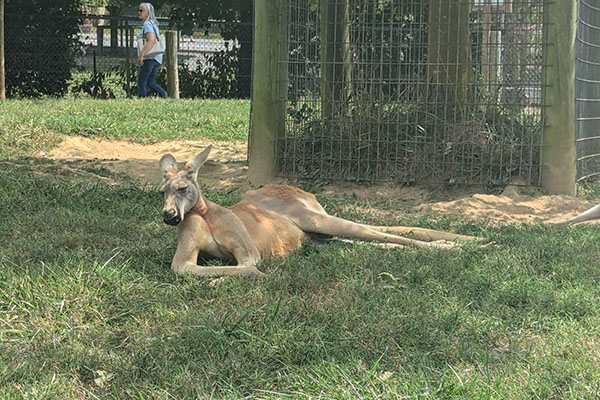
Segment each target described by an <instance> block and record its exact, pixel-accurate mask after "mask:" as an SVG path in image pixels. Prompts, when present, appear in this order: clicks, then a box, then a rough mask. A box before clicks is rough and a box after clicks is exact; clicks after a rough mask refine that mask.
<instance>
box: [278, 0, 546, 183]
mask: <svg viewBox="0 0 600 400" xmlns="http://www.w3.org/2000/svg"><path fill="white" fill-rule="evenodd" d="M288 4H289V7H288V8H287V10H286V11H285V12H283V13H282V14H281V15H280V24H281V27H282V28H281V29H282V32H281V33H280V37H281V38H283V39H282V40H284V41H286V42H287V45H286V46H283V48H287V51H285V52H280V54H279V61H280V62H281V63H286V64H287V66H288V68H287V77H286V79H287V85H280V86H279V87H287V89H286V90H287V92H286V93H280V94H279V98H281V99H286V100H285V101H284V103H285V104H284V105H281V106H284V107H285V109H286V113H285V115H286V121H285V134H284V135H283V136H280V137H279V138H278V139H277V140H276V163H277V167H276V169H277V171H278V172H277V173H278V174H279V175H281V176H286V177H301V178H310V177H315V176H318V177H319V178H324V179H344V180H359V181H360V180H368V181H373V180H394V181H400V182H405V183H410V182H413V181H420V182H424V181H429V182H449V183H477V184H489V185H494V184H504V183H508V182H510V181H513V182H514V181H515V180H516V178H517V177H519V178H520V180H519V181H518V182H520V183H523V184H533V185H538V184H539V183H540V168H541V162H540V154H541V134H542V127H543V120H542V109H543V107H542V101H541V96H542V90H543V75H542V73H543V70H544V62H543V57H542V54H543V46H544V45H545V44H544V43H543V29H544V23H543V21H544V14H543V13H544V4H545V0H460V1H458V0H455V1H449V0H404V1H393V2H388V1H385V2H384V1H379V0H359V1H351V2H348V1H345V0H321V1H313V2H310V1H305V0H289V1H288Z"/></svg>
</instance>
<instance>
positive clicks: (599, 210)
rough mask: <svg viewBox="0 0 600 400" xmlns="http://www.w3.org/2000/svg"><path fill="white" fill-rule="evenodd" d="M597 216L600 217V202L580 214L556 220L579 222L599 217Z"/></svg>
mask: <svg viewBox="0 0 600 400" xmlns="http://www.w3.org/2000/svg"><path fill="white" fill-rule="evenodd" d="M599 218H600V204H598V205H596V206H594V207H592V208H590V209H589V210H587V211H584V212H582V213H581V214H579V215H577V216H575V217H573V218H570V219H567V220H564V221H561V222H558V224H578V223H580V222H586V221H592V220H595V219H599Z"/></svg>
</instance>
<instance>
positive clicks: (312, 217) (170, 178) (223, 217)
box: [160, 147, 474, 276]
mask: <svg viewBox="0 0 600 400" xmlns="http://www.w3.org/2000/svg"><path fill="white" fill-rule="evenodd" d="M210 149H211V148H210V147H208V148H207V149H206V150H204V151H203V152H202V153H200V154H198V155H197V156H196V157H195V158H194V159H193V160H191V161H189V162H188V163H187V164H186V165H185V167H184V168H182V169H179V168H178V166H177V162H176V161H175V159H174V158H173V156H171V155H170V154H167V155H165V156H163V157H162V158H161V160H160V168H161V171H162V173H163V177H164V181H163V184H162V186H161V190H162V191H163V192H164V196H165V203H164V207H163V219H164V221H165V222H166V223H168V224H171V225H178V233H177V250H176V251H175V256H174V257H173V262H172V263H171V267H172V269H173V271H175V272H176V273H192V274H196V275H203V276H220V275H248V276H259V275H262V273H261V272H260V271H259V270H258V269H257V265H258V263H259V262H260V261H261V260H264V259H268V258H270V257H274V256H284V255H286V254H290V253H292V252H294V251H295V250H297V249H298V248H300V247H301V246H302V244H303V243H304V242H305V241H307V240H309V239H310V238H311V236H313V235H318V236H321V237H322V236H325V237H333V236H340V237H348V238H353V239H359V240H369V241H376V242H379V243H380V244H381V245H383V246H385V247H398V246H404V245H413V246H433V247H441V248H452V247H456V246H458V244H456V243H449V242H448V241H460V240H468V239H474V238H472V237H469V236H463V235H457V234H453V233H448V232H440V231H435V230H431V229H423V228H411V227H402V226H391V227H388V226H370V225H364V224H359V223H356V222H352V221H348V220H345V219H342V218H338V217H334V216H331V215H329V214H327V212H326V211H325V209H324V208H323V207H322V206H321V204H319V202H318V201H317V199H316V197H315V196H314V195H313V194H311V193H307V192H305V191H303V190H301V189H298V188H296V187H292V186H286V185H268V186H264V187H262V188H260V189H257V190H252V191H249V192H246V193H245V194H244V195H243V197H242V200H240V202H239V203H237V204H235V205H233V206H231V207H229V208H225V207H221V206H220V205H218V204H216V203H214V202H212V201H209V200H207V199H206V198H205V197H204V195H203V194H202V191H201V190H200V186H199V184H198V182H197V175H198V169H199V168H200V167H201V166H202V164H204V162H205V161H206V159H207V158H208V154H209V153H210ZM399 234H410V235H411V236H413V237H414V239H412V238H411V239H409V238H406V237H403V236H399ZM200 254H208V255H211V256H214V257H218V258H222V259H225V260H229V261H233V262H235V263H236V264H237V265H230V266H221V267H202V266H199V265H197V259H198V256H199V255H200Z"/></svg>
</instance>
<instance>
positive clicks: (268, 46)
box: [248, 0, 288, 186]
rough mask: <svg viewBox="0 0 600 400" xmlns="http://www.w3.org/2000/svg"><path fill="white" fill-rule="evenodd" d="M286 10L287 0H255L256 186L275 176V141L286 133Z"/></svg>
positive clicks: (251, 149) (252, 149)
mask: <svg viewBox="0 0 600 400" xmlns="http://www.w3.org/2000/svg"><path fill="white" fill-rule="evenodd" d="M287 12H288V8H287V0H278V1H275V2H273V1H272V0H256V1H255V2H254V18H255V21H254V46H255V47H254V57H253V61H252V62H253V66H252V68H253V77H252V110H251V112H250V138H249V146H248V162H249V171H248V178H249V180H250V183H252V184H253V185H256V186H260V185H264V184H266V183H269V182H270V181H272V180H273V177H274V174H275V171H274V164H275V142H276V139H277V137H280V136H282V135H284V134H285V111H286V110H285V107H286V99H287V84H288V78H287V62H286V59H287V58H286V57H287Z"/></svg>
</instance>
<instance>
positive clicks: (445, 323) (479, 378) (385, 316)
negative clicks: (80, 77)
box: [0, 100, 600, 399]
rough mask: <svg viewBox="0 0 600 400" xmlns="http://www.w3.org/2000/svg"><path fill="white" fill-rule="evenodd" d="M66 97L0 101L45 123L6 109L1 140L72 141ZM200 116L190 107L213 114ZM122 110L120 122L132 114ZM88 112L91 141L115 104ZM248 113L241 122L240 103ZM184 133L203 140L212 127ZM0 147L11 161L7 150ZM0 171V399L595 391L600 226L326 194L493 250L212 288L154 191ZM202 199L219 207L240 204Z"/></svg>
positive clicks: (37, 166)
mask: <svg viewBox="0 0 600 400" xmlns="http://www.w3.org/2000/svg"><path fill="white" fill-rule="evenodd" d="M53 102H54V100H52V101H49V102H47V103H45V104H46V106H44V105H43V104H44V102H39V103H37V102H22V103H21V104H22V105H23V106H22V107H18V106H17V104H19V103H7V104H5V105H2V104H1V103H0V107H3V108H4V109H6V107H13V110H14V113H17V111H18V110H19V108H33V107H37V109H38V111H39V113H40V114H42V115H40V116H38V115H36V114H37V113H35V112H33V111H32V112H31V114H28V115H29V117H30V118H34V115H35V118H41V119H39V120H38V119H36V120H35V121H34V122H27V118H28V117H24V116H23V117H20V118H21V119H20V121H21V122H16V120H15V118H16V116H14V115H13V116H12V117H10V116H6V115H5V113H4V112H2V113H0V120H1V121H3V122H2V124H3V125H0V126H1V127H0V129H2V130H3V131H4V132H6V131H8V130H10V129H11V127H14V126H19V124H25V125H26V124H28V123H30V126H31V127H36V126H38V124H45V125H44V126H45V128H44V129H47V130H48V131H49V132H50V131H51V132H53V133H56V134H57V135H67V134H76V133H77V132H76V131H75V130H74V129H73V131H71V130H69V129H71V126H70V125H69V124H68V123H64V124H62V125H61V122H59V121H57V122H56V124H57V125H56V126H54V125H52V123H53V122H52V121H54V120H55V119H57V116H56V115H54V114H56V113H58V111H57V110H56V109H55V110H54V112H52V110H51V109H50V106H49V105H52V104H55V105H57V107H63V106H64V107H69V110H70V111H67V113H75V110H76V108H77V107H76V104H77V103H74V104H72V105H71V104H69V103H66V104H67V105H65V103H63V102H61V101H56V103H53ZM197 103H198V104H196V103H194V102H190V103H187V102H183V103H182V104H183V106H182V107H190V109H193V110H197V109H198V108H199V107H203V106H205V107H206V109H207V110H209V109H211V107H212V105H210V104H208V103H206V104H204V105H203V102H197ZM104 104H107V105H104ZM117 104H118V106H117V107H116V110H117V111H115V113H117V112H118V110H124V109H127V108H131V109H133V107H137V105H136V104H135V102H134V101H131V102H129V101H123V103H117ZM148 104H158V102H152V103H148ZM168 104H169V106H168V107H172V108H173V109H176V108H177V107H176V106H175V104H174V103H173V104H171V103H168ZM217 104H218V103H217ZM224 104H226V105H228V106H230V107H229V108H227V107H223V105H221V106H220V107H221V108H222V109H223V110H224V111H223V112H222V113H219V112H218V111H215V114H214V115H215V116H216V118H218V119H219V118H224V120H229V119H231V120H232V121H233V119H234V118H233V117H228V115H230V114H229V113H232V114H233V113H236V112H235V111H233V110H234V109H235V107H234V106H231V104H236V103H235V102H234V103H231V104H229V103H224ZM81 107H82V108H88V107H89V108H90V111H87V112H84V111H81V112H82V113H85V114H86V117H85V119H87V120H89V121H90V124H91V125H92V126H100V123H98V124H97V125H94V124H93V123H92V121H95V119H94V117H93V115H94V112H93V110H92V109H102V110H105V111H103V112H104V113H108V115H112V114H111V113H110V112H109V111H106V110H109V109H110V102H106V103H104V102H89V103H87V102H85V101H84V102H82V103H81ZM104 107H106V108H104ZM168 107H167V108H168ZM215 107H216V106H215ZM239 107H240V109H244V107H246V108H245V110H247V103H245V104H241V105H239ZM61 109H62V108H61ZM42 110H43V111H42ZM138 110H139V109H138ZM23 112H24V113H25V112H27V113H29V111H23ZM174 112H177V113H179V112H180V111H174ZM206 113H208V111H207V112H206ZM133 114H135V112H132V115H133ZM44 115H45V117H44ZM115 115H116V114H115ZM187 117H188V118H189V119H190V120H193V119H194V118H197V116H196V117H194V115H189V116H187ZM44 118H45V119H44ZM73 118H76V117H73ZM82 118H84V117H82ZM103 118H107V117H106V116H105V117H103ZM236 118H237V117H236ZM245 118H247V116H246V117H245ZM85 119H84V120H85ZM107 119H108V120H115V119H114V118H107ZM84 120H81V121H79V122H78V123H80V124H82V125H83V124H84V122H83V121H84ZM11 121H12V122H11ZM40 121H45V122H40ZM128 121H129V120H128V119H126V118H124V119H123V122H122V123H121V124H115V125H114V126H113V127H112V128H110V129H108V128H107V130H106V131H103V132H102V133H99V132H95V133H94V132H92V133H90V134H93V135H94V136H97V135H100V136H104V135H106V137H121V138H122V137H126V138H130V139H132V140H141V139H140V137H139V136H137V135H136V134H133V133H131V132H133V131H127V130H126V129H125V126H126V125H127V124H128V123H129V122H128ZM11 123H12V124H14V125H10V124H11ZM136 123H137V122H136ZM6 124H8V127H7V125H6ZM155 124H156V126H161V124H162V122H160V121H157V122H155ZM180 124H181V125H180V126H181V127H182V128H181V129H182V130H183V131H185V132H188V134H190V135H192V136H193V135H203V134H204V132H208V131H210V130H204V129H200V128H199V129H198V130H197V131H194V130H187V131H186V130H185V129H184V128H183V126H184V123H183V122H180ZM167 125H169V124H168V123H167V122H164V126H167ZM234 125H235V124H234ZM234 125H232V126H234ZM214 126H215V128H214V130H215V131H216V130H218V129H219V127H220V126H221V123H220V122H219V121H218V120H217V122H216V123H215V125H214ZM24 131H25V130H22V131H21V132H24ZM235 131H236V132H238V131H237V130H235ZM38 132H42V130H38V131H36V130H35V128H32V131H31V132H30V136H29V137H27V138H24V139H22V140H23V143H28V144H27V145H23V146H21V147H19V146H16V145H15V147H14V150H13V153H12V154H26V153H27V151H25V150H24V149H26V148H28V147H27V146H32V145H31V143H35V140H37V139H36V138H37V136H36V135H37V134H38ZM119 132H125V133H123V134H121V135H119V134H118V133H119ZM127 132H129V133H127ZM239 134H240V135H241V134H243V131H242V133H239ZM173 135H175V131H173ZM160 138H161V136H160V135H156V136H152V137H150V138H147V139H149V140H159V139H160ZM0 143H3V146H4V147H3V149H4V150H3V151H5V152H7V153H3V155H2V156H0V158H6V155H7V154H11V151H10V149H11V147H10V146H13V145H14V144H11V143H9V142H7V141H6V140H4V139H2V140H0ZM31 148H33V147H31ZM18 152H22V153H18ZM13 158H17V157H13ZM0 166H1V167H0V204H2V207H0V221H2V224H1V225H0V226H1V227H0V243H1V244H2V245H0V398H1V399H22V398H26V399H97V398H100V399H193V398H197V399H211V398H212V399H241V398H247V399H317V398H327V399H360V398H363V399H375V398H381V399H402V398H407V399H413V398H415V399H422V398H423V399H449V398H455V399H459V398H460V399H463V398H466V399H589V398H596V397H597V396H598V395H599V394H600V350H599V349H600V347H599V345H598V343H599V342H600V303H599V301H598V298H599V295H600V287H599V286H598V281H599V280H600V265H599V264H598V261H597V257H598V254H600V228H599V227H597V226H578V227H571V226H544V225H520V226H505V227H495V228H492V227H489V226H486V225H484V224H474V223H467V222H465V221H463V220H461V219H460V217H459V216H457V217H456V218H439V217H438V218H436V219H435V220H433V219H427V218H425V217H422V216H419V217H417V216H414V217H399V218H397V219H395V220H390V219H387V220H385V221H384V220H381V219H378V217H377V216H373V215H365V214H364V213H363V212H361V211H360V210H362V209H364V208H368V207H369V204H367V203H361V202H359V201H346V200H344V201H342V200H340V199H338V198H331V197H320V199H319V200H321V201H322V203H324V204H325V205H326V206H327V209H328V210H329V211H330V212H331V213H337V214H338V215H340V216H342V217H351V218H352V219H357V218H361V219H362V221H363V222H368V223H376V224H389V225H392V224H402V225H415V226H423V227H431V228H437V229H449V230H452V231H455V232H458V233H463V234H474V235H479V236H483V237H485V238H487V239H489V240H494V241H496V242H497V244H498V245H497V247H495V248H489V249H481V248H477V247H475V246H471V245H470V246H467V247H466V248H464V249H462V250H460V251H444V250H435V249H411V248H407V249H401V250H400V249H395V250H386V249H381V248H374V247H371V246H368V245H357V246H349V245H346V244H343V243H332V244H328V245H325V246H320V245H315V244H310V245H308V246H306V247H305V248H303V249H302V250H301V251H300V252H298V253H296V254H294V255H292V256H290V257H288V258H285V259H275V260H271V261H268V262H263V263H262V264H261V265H260V269H261V270H262V271H263V272H266V273H267V277H266V278H264V279H261V280H256V281H255V280H246V279H243V278H239V277H234V278H228V279H225V280H224V281H221V282H219V283H217V284H216V285H210V283H211V280H210V279H202V278H198V277H191V276H186V277H179V276H176V275H174V274H173V273H171V272H170V270H169V264H170V261H171V258H172V256H173V253H174V250H175V243H176V233H175V229H174V228H173V227H169V226H166V225H165V224H163V223H162V221H161V219H160V215H159V212H160V208H161V205H162V204H161V203H162V199H161V197H160V195H159V194H158V193H156V192H153V191H147V190H144V189H142V188H139V187H137V186H134V185H130V184H117V185H109V184H105V183H102V182H100V183H91V182H88V181H84V180H74V179H71V178H68V177H63V176H57V175H55V174H53V173H52V170H53V169H52V168H53V166H52V164H51V163H50V162H48V161H46V160H38V161H31V162H30V161H29V160H26V161H19V160H17V161H16V162H14V163H6V162H4V163H2V164H0ZM40 171H42V172H43V171H47V172H49V173H40ZM34 172H35V173H34ZM206 194H207V196H208V197H209V198H210V199H212V200H214V201H217V202H219V203H220V204H224V205H228V204H232V203H234V202H235V201H236V200H237V199H238V198H239V196H240V194H239V193H237V192H235V191H233V192H208V193H206ZM392 206H393V205H389V207H392ZM217 263H218V262H217Z"/></svg>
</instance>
